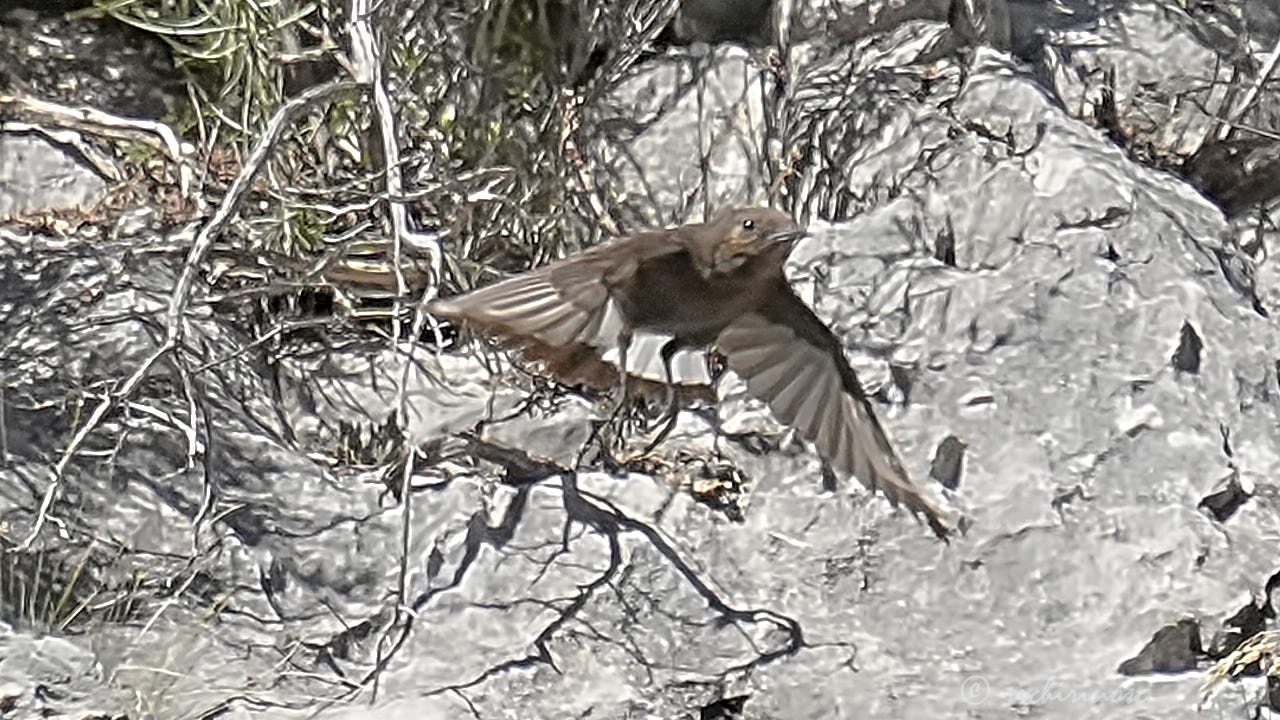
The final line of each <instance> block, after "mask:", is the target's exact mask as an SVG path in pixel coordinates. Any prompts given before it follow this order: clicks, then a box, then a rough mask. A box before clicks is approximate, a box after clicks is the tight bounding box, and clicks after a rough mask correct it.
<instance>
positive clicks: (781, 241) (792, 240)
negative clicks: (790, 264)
mask: <svg viewBox="0 0 1280 720" xmlns="http://www.w3.org/2000/svg"><path fill="white" fill-rule="evenodd" d="M808 234H809V231H807V230H803V229H801V228H791V229H790V230H782V231H780V232H776V233H773V234H772V235H770V236H769V244H771V245H795V244H796V243H798V242H800V238H802V237H804V236H805V235H808Z"/></svg>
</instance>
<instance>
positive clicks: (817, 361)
mask: <svg viewBox="0 0 1280 720" xmlns="http://www.w3.org/2000/svg"><path fill="white" fill-rule="evenodd" d="M804 234H805V233H804V231H803V230H801V229H800V228H799V227H798V226H797V225H796V224H795V222H794V221H793V220H792V219H791V218H790V217H789V216H787V215H786V214H784V213H782V212H779V211H777V210H771V209H768V208H738V209H730V210H726V211H723V212H721V213H720V214H719V215H717V216H716V217H715V219H714V220H712V221H711V222H710V223H700V224H693V225H684V226H682V227H678V228H673V229H670V230H663V231H655V232H645V233H639V234H636V235H632V236H630V237H627V238H623V239H620V240H615V241H613V242H610V243H606V244H603V245H599V246H596V247H593V248H591V249H589V250H586V251H585V252H582V253H579V254H578V255H575V256H573V257H569V258H566V259H564V260H561V261H559V262H556V263H553V264H551V265H548V266H546V267H543V268H539V269H537V270H534V271H532V272H528V273H525V274H522V275H517V276H515V277H512V278H509V279H507V280H503V281H501V282H498V283H495V284H493V285H489V286H487V287H483V288H480V289H478V290H473V291H472V292H469V293H465V294H463V295H457V296H454V297H450V298H445V299H439V300H435V301H433V302H432V303H430V305H428V310H429V311H430V312H432V313H433V314H435V315H438V316H441V317H445V318H449V319H452V320H457V321H462V322H464V323H468V324H470V325H472V326H474V327H476V328H478V329H480V330H483V331H485V332H488V333H492V334H496V335H499V336H502V337H505V338H507V339H509V340H515V341H517V342H524V343H525V344H527V345H532V346H534V347H537V348H539V349H540V352H543V353H544V354H545V353H546V352H547V351H548V349H549V348H553V347H554V348H562V349H564V351H565V352H564V353H562V354H561V356H562V357H565V358H567V357H570V356H573V357H577V356H590V357H592V358H598V357H599V353H600V351H601V349H604V348H611V347H617V348H618V349H619V358H620V363H621V364H622V366H623V367H622V368H621V370H622V373H623V375H622V377H625V372H626V357H627V349H628V347H629V345H630V341H631V335H632V332H633V331H634V330H636V329H644V330H649V331H654V332H659V333H665V334H668V335H671V336H673V337H674V339H673V340H672V341H671V342H669V343H667V345H666V346H665V347H664V348H663V351H662V356H663V361H664V365H665V367H666V368H667V380H668V382H670V381H671V369H670V367H671V366H670V361H671V357H672V355H674V354H675V351H677V350H679V349H681V348H691V347H698V348H704V347H714V348H715V349H716V350H718V351H719V352H720V353H721V354H723V355H724V357H725V359H726V361H727V364H728V366H729V369H731V370H733V371H734V372H735V373H737V374H738V375H739V376H740V377H742V378H743V380H745V381H746V383H747V388H748V389H749V390H750V391H751V393H752V394H753V395H755V396H756V397H758V398H760V399H761V400H763V401H764V402H766V403H767V404H768V405H769V408H770V409H771V410H772V411H773V413H774V415H776V416H777V417H778V419H779V420H781V421H782V422H784V423H786V424H788V425H790V426H792V427H794V428H795V429H796V430H797V431H799V433H800V435H801V436H802V437H803V438H804V439H805V440H808V441H809V442H811V443H813V444H814V446H815V447H816V448H817V450H818V453H819V454H820V455H822V457H823V458H825V459H826V460H827V461H828V462H830V463H831V464H832V465H833V466H834V467H835V468H836V469H837V470H840V471H842V472H845V473H850V474H853V475H854V476H856V477H857V478H858V479H859V480H860V481H862V483H863V484H865V485H866V486H867V487H869V488H871V489H872V490H876V489H878V490H880V491H881V492H883V493H884V494H885V497H887V498H888V499H889V501H890V502H891V503H893V504H894V505H897V504H898V503H902V504H903V505H906V506H907V508H908V509H910V510H911V512H912V513H913V514H915V515H916V516H917V517H920V516H923V517H924V519H925V520H926V521H927V522H928V523H929V527H930V528H932V529H933V531H934V532H935V533H936V534H937V535H938V536H939V537H945V536H946V534H947V532H948V531H949V528H948V526H947V524H946V522H945V521H944V520H943V516H942V512H941V511H940V510H939V509H938V508H937V506H935V505H934V504H933V503H932V502H930V501H929V499H928V498H926V497H925V496H924V495H923V494H921V492H920V491H919V489H918V488H916V487H915V486H914V485H912V483H911V480H910V479H909V478H908V476H907V472H906V470H905V469H904V468H903V465H902V462H901V460H899V458H898V454H897V451H896V450H895V449H894V447H893V443H892V442H891V441H890V440H889V437H888V435H886V434H885V431H884V429H883V428H882V427H881V426H880V422H879V420H877V419H876V416H875V412H874V411H873V410H872V408H871V404H870V403H869V402H868V400H867V396H866V393H865V392H863V389H862V385H861V383H859V382H858V378H857V376H856V375H854V372H853V368H852V367H850V366H849V362H848V360H847V359H846V358H845V356H844V350H843V348H842V347H841V344H840V342H839V341H838V340H837V339H836V337H835V335H833V334H832V333H831V330H829V329H828V328H827V326H826V325H824V324H823V323H822V321H821V320H819V319H818V317H817V316H816V315H814V314H813V311H812V310H810V309H809V308H808V306H806V305H805V304H804V302H803V301H802V300H801V299H800V298H799V297H797V296H796V294H795V292H794V291H792V289H791V286H790V284H789V283H788V282H787V278H786V275H785V274H784V272H783V266H784V264H785V262H786V259H787V256H788V255H790V254H791V249H792V248H793V247H794V246H795V243H796V241H797V240H799V239H800V238H801V237H803V235H804Z"/></svg>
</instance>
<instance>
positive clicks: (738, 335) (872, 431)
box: [716, 281, 949, 537]
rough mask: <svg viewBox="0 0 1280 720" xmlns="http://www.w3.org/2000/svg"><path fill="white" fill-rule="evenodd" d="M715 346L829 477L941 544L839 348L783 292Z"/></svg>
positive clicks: (931, 515)
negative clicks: (881, 502) (828, 467)
mask: <svg viewBox="0 0 1280 720" xmlns="http://www.w3.org/2000/svg"><path fill="white" fill-rule="evenodd" d="M783 282H784V284H785V281H783ZM716 346H717V348H718V349H719V350H720V352H721V353H723V354H724V356H725V358H726V360H727V362H728V366H729V369H731V370H733V371H734V372H735V373H737V374H738V375H739V376H740V377H742V379H743V380H745V381H746V383H747V388H748V389H749V390H750V391H751V394H753V395H755V396H756V397H758V398H760V399H761V400H763V401H765V402H766V403H767V404H768V405H769V408H770V409H771V410H772V411H773V413H774V415H776V416H777V417H778V419H779V420H781V421H782V422H784V423H786V424H788V425H790V426H792V427H794V428H795V429H796V430H797V431H799V433H800V435H801V436H802V437H803V438H804V439H805V440H808V441H809V442H811V443H813V444H814V446H815V447H816V448H817V450H818V453H819V454H820V455H822V456H823V457H824V458H825V459H826V460H827V461H828V462H830V463H831V464H832V465H834V466H835V468H836V469H837V470H840V471H841V472H845V473H851V474H853V475H854V476H856V477H857V478H858V479H859V480H860V481H862V483H863V484H864V485H866V486H867V487H869V488H871V489H872V490H877V489H878V490H880V491H881V492H882V493H884V495H885V497H887V498H888V499H889V502H890V503H892V504H894V505H895V506H896V505H897V504H898V503H902V504H903V505H906V506H907V508H908V509H909V510H911V512H912V514H914V515H916V517H920V516H922V515H923V516H924V519H925V520H926V521H927V522H928V523H929V527H930V528H932V529H933V531H934V533H936V534H937V535H938V536H939V537H945V536H946V534H947V532H948V531H949V528H948V526H947V524H946V522H945V520H944V519H943V515H942V512H941V511H940V510H939V509H938V507H937V506H936V505H934V504H933V503H932V502H931V501H930V500H929V499H928V498H927V497H925V496H924V495H923V494H922V493H921V492H920V490H919V488H917V487H916V486H915V485H913V484H912V483H911V480H910V478H909V477H908V476H907V472H906V470H905V469H904V468H903V466H902V462H901V460H899V459H898V454H897V451H896V450H894V447H893V443H892V442H891V441H890V440H889V436H888V435H887V434H885V431H884V428H882V427H881V426H880V421H879V420H877V419H876V416H875V413H874V411H873V410H872V408H871V404H870V403H869V402H868V401H867V397H866V394H865V393H864V392H863V390H862V386H861V384H860V383H859V382H858V379H857V377H856V376H855V375H854V373H853V368H851V367H850V366H849V362H848V360H846V359H845V356H844V350H843V348H842V347H841V346H840V343H839V341H837V340H836V338H835V336H834V335H833V334H832V333H831V331H830V330H828V329H827V327H826V326H825V325H823V323H822V321H821V320H819V319H818V317H817V316H816V315H814V314H813V311H812V310H810V309H809V308H808V306H806V305H805V304H804V302H803V301H802V300H800V298H798V297H796V295H795V293H794V292H792V290H791V288H790V287H789V286H788V287H786V288H785V292H780V293H778V294H777V296H776V300H774V298H773V296H771V299H770V302H769V303H767V304H766V305H764V306H762V307H761V308H760V309H758V310H757V311H756V312H753V313H748V314H746V315H744V316H742V317H741V318H739V319H737V320H735V321H734V322H733V323H731V324H730V325H729V326H728V327H726V328H725V329H724V330H723V331H722V332H721V333H720V335H719V337H718V338H717V340H716Z"/></svg>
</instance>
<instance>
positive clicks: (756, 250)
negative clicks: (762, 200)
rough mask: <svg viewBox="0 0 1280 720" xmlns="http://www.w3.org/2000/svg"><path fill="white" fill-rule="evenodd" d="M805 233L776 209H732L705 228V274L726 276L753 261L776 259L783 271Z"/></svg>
mask: <svg viewBox="0 0 1280 720" xmlns="http://www.w3.org/2000/svg"><path fill="white" fill-rule="evenodd" d="M804 235H805V231H804V230H803V229H801V228H800V226H799V225H797V224H796V222H795V221H794V220H792V219H791V216H790V215H787V214H786V213H784V212H781V211H779V210H774V209H772V208H732V209H729V210H724V211H722V212H720V214H718V215H716V217H715V219H714V220H712V221H711V222H710V223H707V225H706V226H705V227H704V230H703V234H702V238H701V239H702V242H703V243H704V244H705V246H704V247H703V248H702V250H703V252H702V253H701V254H702V257H701V258H700V260H701V264H702V266H703V267H702V269H703V272H704V274H706V275H708V276H709V275H711V274H712V273H726V272H732V271H733V270H736V269H738V268H739V267H741V266H742V265H743V264H744V263H745V262H746V261H747V260H749V259H751V258H756V257H758V258H762V259H768V260H772V261H773V262H775V263H777V265H778V267H779V268H781V266H782V263H783V262H784V261H785V260H786V259H787V256H788V255H789V254H791V248H793V247H794V246H795V244H796V241H797V240H799V239H800V238H802V237H804Z"/></svg>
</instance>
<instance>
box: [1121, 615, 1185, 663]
mask: <svg viewBox="0 0 1280 720" xmlns="http://www.w3.org/2000/svg"><path fill="white" fill-rule="evenodd" d="M1203 655H1204V650H1203V649H1201V647H1200V623H1198V622H1197V621H1196V620H1194V619H1191V618H1187V619H1183V620H1179V621H1178V622H1176V623H1174V624H1173V625H1166V626H1164V627H1162V628H1160V629H1159V630H1157V631H1156V633H1155V635H1153V636H1152V637H1151V640H1149V641H1148V642H1147V644H1146V645H1144V646H1143V648H1142V650H1140V651H1138V654H1137V655H1135V656H1134V657H1131V658H1129V659H1128V660H1125V661H1124V662H1122V663H1120V668H1119V672H1120V673H1121V674H1122V675H1150V674H1152V673H1179V672H1185V671H1187V670H1193V669H1195V667H1196V663H1197V661H1198V660H1199V659H1200V657H1201V656H1203Z"/></svg>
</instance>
